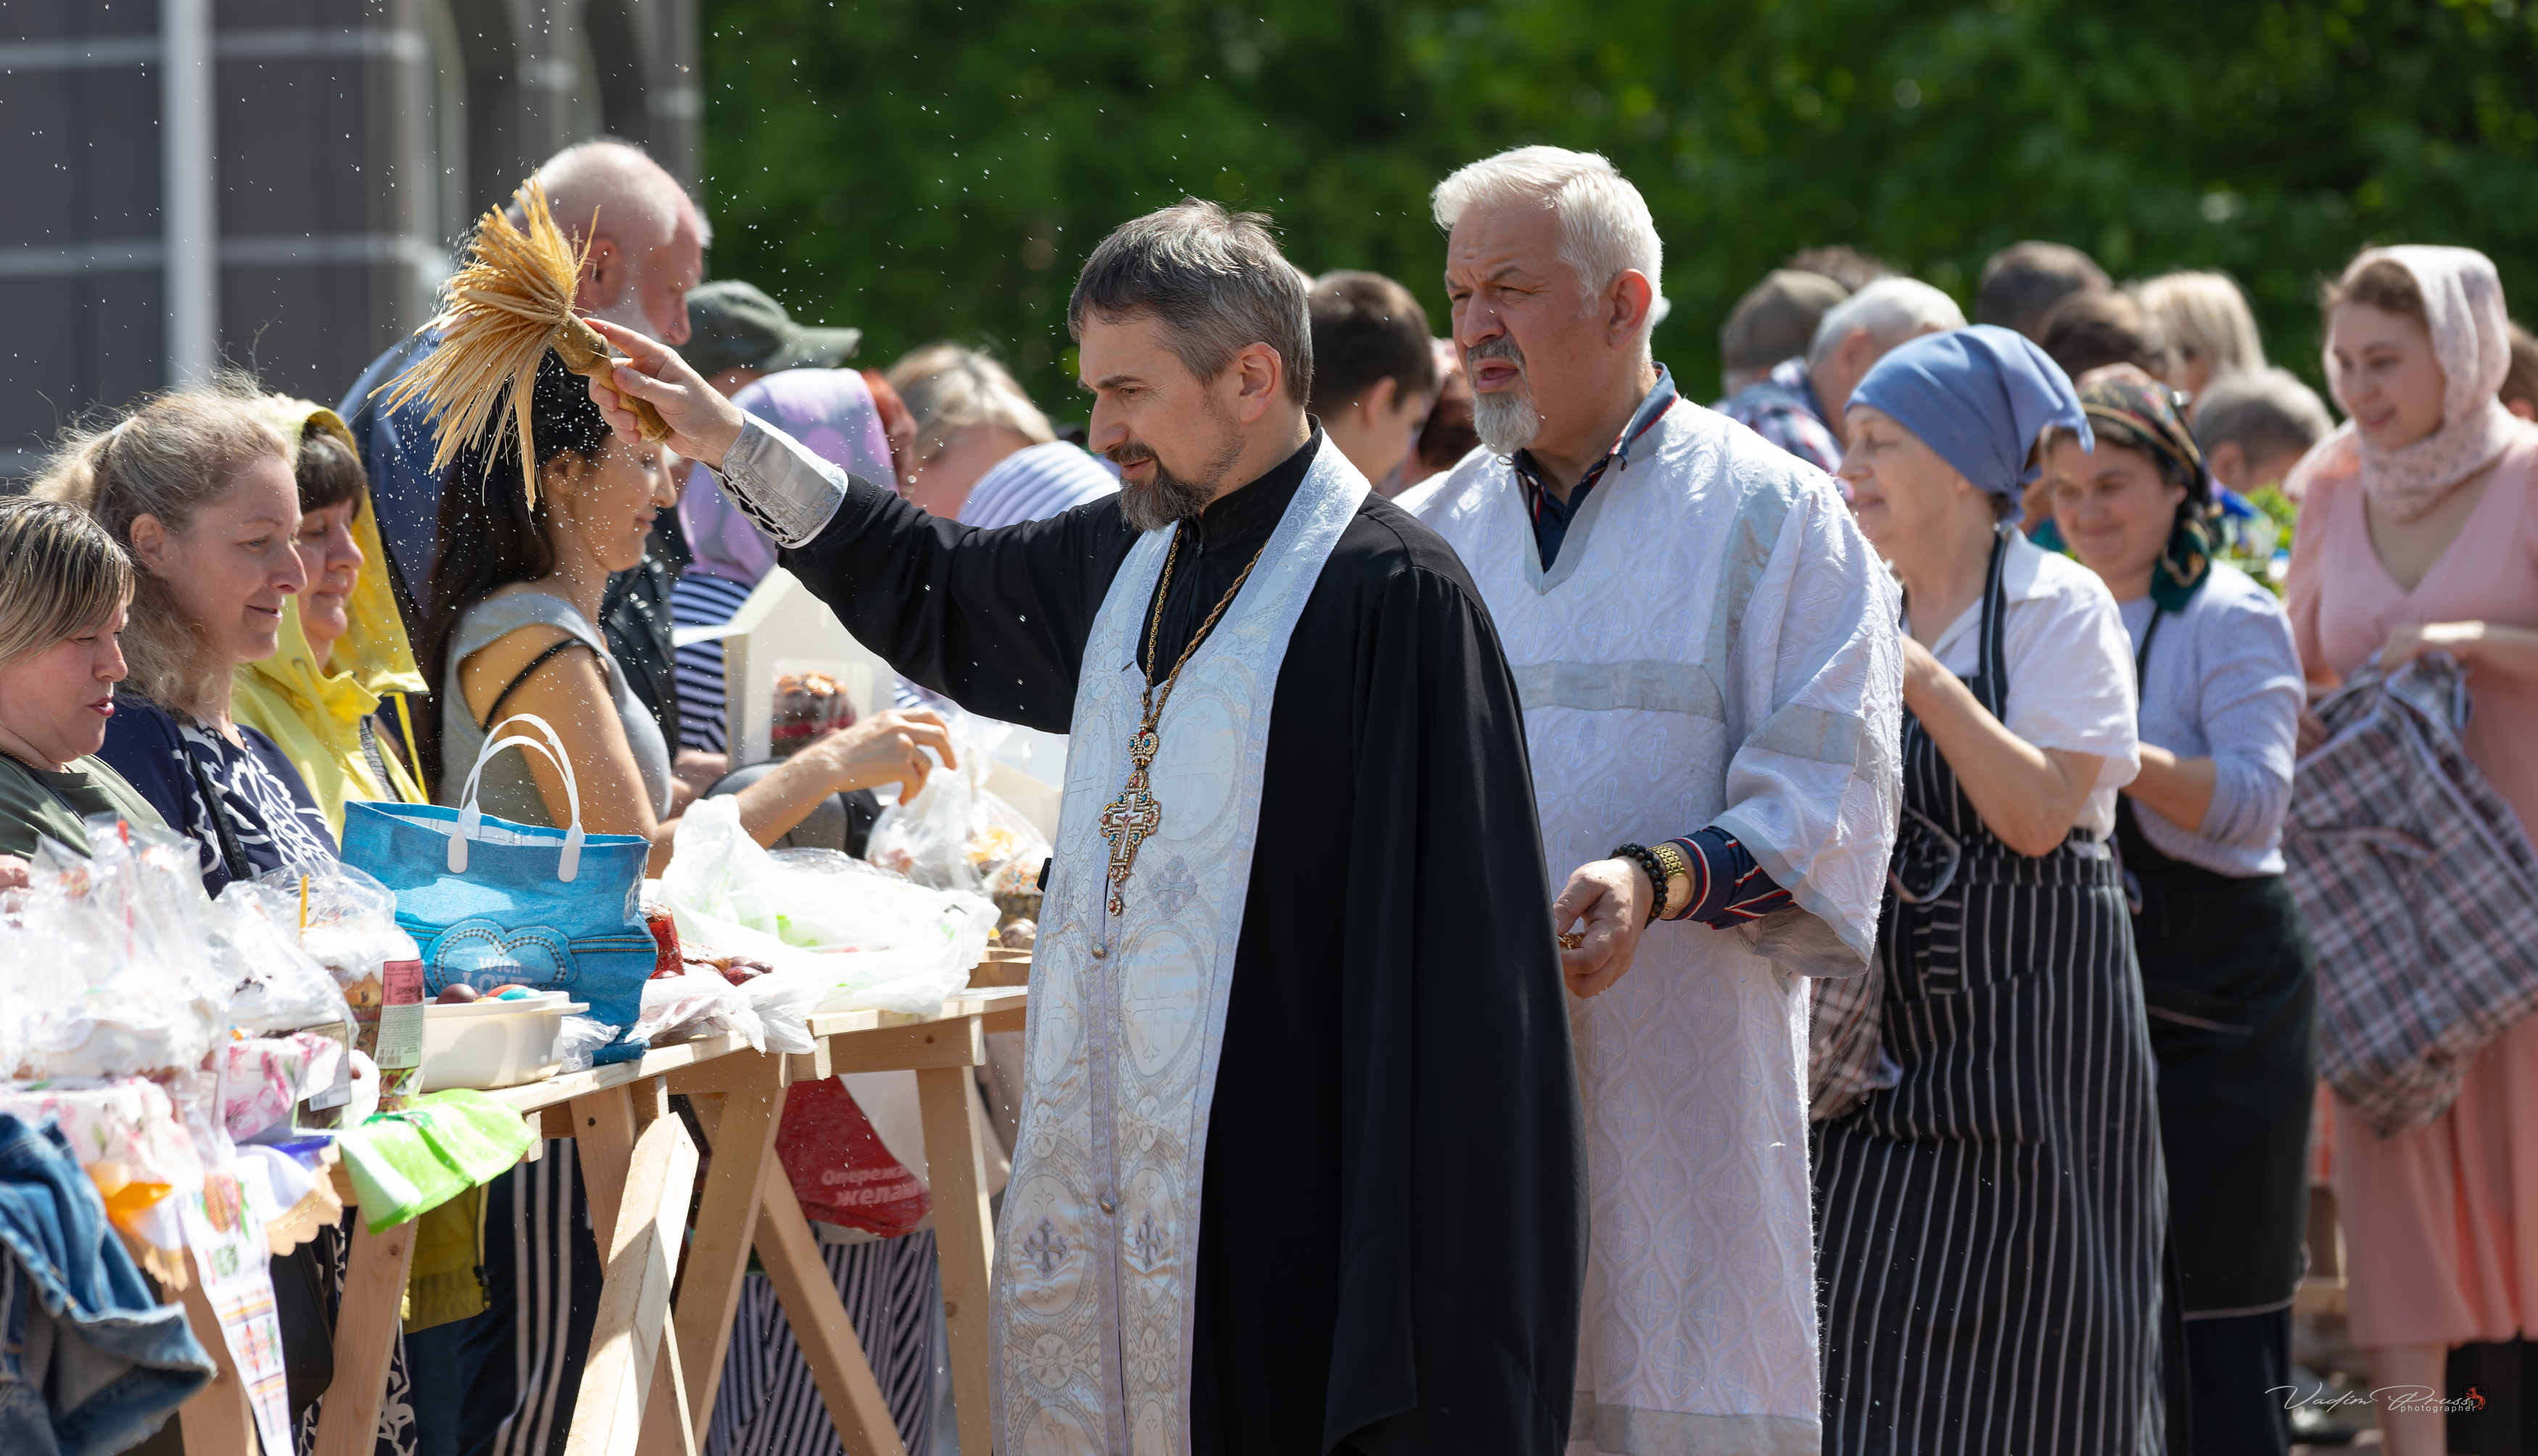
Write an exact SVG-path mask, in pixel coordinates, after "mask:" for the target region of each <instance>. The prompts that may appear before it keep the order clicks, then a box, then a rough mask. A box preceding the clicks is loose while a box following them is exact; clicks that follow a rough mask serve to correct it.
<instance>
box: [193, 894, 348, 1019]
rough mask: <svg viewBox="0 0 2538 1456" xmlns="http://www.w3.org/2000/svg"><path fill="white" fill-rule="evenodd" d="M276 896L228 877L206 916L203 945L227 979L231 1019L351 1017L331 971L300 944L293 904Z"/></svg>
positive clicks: (224, 979)
mask: <svg viewBox="0 0 2538 1456" xmlns="http://www.w3.org/2000/svg"><path fill="white" fill-rule="evenodd" d="M275 900H276V896H274V895H273V894H272V893H269V892H266V891H264V889H263V887H260V886H256V885H251V884H249V885H238V884H233V885H232V886H231V887H230V888H229V889H228V890H227V891H226V892H224V893H222V895H221V897H220V898H219V899H217V900H214V901H212V906H211V912H210V914H209V915H208V916H207V917H206V921H207V924H206V926H205V929H206V930H207V932H208V934H207V936H206V938H205V950H206V952H207V953H208V954H209V956H210V958H211V963H212V965H213V967H214V968H215V969H216V970H217V971H218V972H219V974H220V977H221V979H222V980H223V981H225V982H227V983H228V984H229V987H230V996H229V1005H230V1023H231V1025H233V1026H236V1027H237V1028H238V1029H240V1030H242V1031H250V1032H261V1033H282V1032H288V1031H297V1030H299V1029H300V1028H301V1027H302V1026H333V1025H338V1024H350V1023H351V1021H352V1020H353V1012H352V1008H351V1007H350V1006H348V1005H347V1004H346V1003H345V1000H344V993H343V991H342V990H341V989H339V988H338V987H337V985H336V983H335V978H334V977H333V976H332V975H329V974H328V973H327V970H326V967H325V966H323V965H320V964H318V963H317V961H316V960H315V959H314V958H313V957H311V956H310V955H309V954H308V953H307V952H306V951H304V950H302V949H301V943H300V936H299V933H298V932H299V927H298V926H297V925H296V924H295V923H294V922H295V920H296V918H297V915H296V910H295V908H294V907H292V906H290V905H288V904H277V903H276V902H275Z"/></svg>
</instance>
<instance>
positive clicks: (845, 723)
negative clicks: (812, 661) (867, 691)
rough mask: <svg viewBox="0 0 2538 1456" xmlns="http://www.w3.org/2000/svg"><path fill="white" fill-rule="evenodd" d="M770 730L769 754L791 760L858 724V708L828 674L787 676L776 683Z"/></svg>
mask: <svg viewBox="0 0 2538 1456" xmlns="http://www.w3.org/2000/svg"><path fill="white" fill-rule="evenodd" d="M771 706H772V711H771V712H770V713H769V715H768V718H769V721H768V728H767V752H768V755H769V756H770V757H773V758H777V759H789V758H791V757H793V756H794V755H795V754H798V753H800V752H801V751H802V750H804V749H806V748H809V747H810V746H811V745H812V744H814V743H817V742H818V741H819V740H821V739H822V738H825V737H827V736H828V735H829V734H832V733H835V732H836V731H837V730H838V729H840V728H851V727H853V726H854V724H855V705H854V701H853V699H852V698H850V697H848V696H847V695H846V690H845V688H844V687H843V686H841V685H840V684H839V683H838V682H837V680H836V679H835V678H833V677H831V676H829V675H828V674H827V673H817V672H802V673H786V674H784V675H783V676H782V677H779V678H777V679H776V680H775V697H774V702H773V703H772V704H771Z"/></svg>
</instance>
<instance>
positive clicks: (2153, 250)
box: [704, 0, 2538, 415]
mask: <svg viewBox="0 0 2538 1456" xmlns="http://www.w3.org/2000/svg"><path fill="white" fill-rule="evenodd" d="M2516 4H2517V0H2484V3H2476V4H2469V3H2463V0H2275V3H2237V4H2228V3H2214V0H2195V3H2179V0H2136V3H2132V4H2126V5H2113V4H2083V3H2074V0H1988V3H1973V4H1964V3H1953V4H1952V3H1930V0H1920V3H1914V0H1739V3H1718V0H1694V3H1684V0H1592V3H1589V0H1479V3H1473V4H1469V5H1465V6H1460V7H1452V6H1445V5H1438V4H1431V3H1424V0H1389V3H1377V0H1253V3H1251V4H1249V5H1243V6H1222V5H1212V4H1205V3H1192V0H962V3H960V4H957V5H956V4H950V3H946V0H851V3H849V0H838V3H835V4H831V3H829V0H708V4H707V5H706V7H705V15H704V29H705V31H706V33H707V38H706V40H705V48H704V81H705V86H706V94H707V106H706V113H705V116H706V157H707V162H708V170H709V177H708V181H707V184H706V193H707V201H708V205H709V206H710V207H711V208H712V210H713V212H714V215H715V218H716V223H717V227H718V229H719V240H718V243H717V246H716V247H715V250H714V257H713V269H714V272H715V273H716V274H717V275H720V276H726V277H739V278H747V279H751V280H753V281H755V282H757V283H759V284H761V285H762V286H764V287H766V288H768V289H769V291H771V292H773V293H775V294H776V295H777V296H778V297H780V298H783V299H784V300H785V301H786V302H787V304H788V305H790V306H791V307H793V308H794V309H795V310H796V311H797V312H798V313H801V314H802V315H804V316H806V317H809V318H813V319H818V320H822V321H826V322H832V323H853V324H859V325H861V326H862V327H864V328H865V329H866V330H867V331H868V336H867V337H868V343H867V346H866V356H865V359H864V361H863V362H864V363H867V364H875V363H886V362H887V361H889V360H890V359H893V358H895V357H897V355H898V354H899V353H900V352H901V351H902V350H904V349H906V348H908V347H910V346H912V345H914V344H917V343H920V342H923V341H925V340H927V339H931V338H936V337H945V336H949V337H954V338H959V339H963V340H967V341H970V342H982V343H985V344H988V345H989V346H991V347H993V348H995V349H997V350H998V351H999V352H1000V353H1001V354H1002V355H1003V357H1004V358H1005V359H1007V360H1008V361H1009V362H1010V363H1012V364H1015V365H1016V367H1017V369H1018V371H1019V372H1020V373H1021V374H1022V375H1023V377H1024V380H1025V383H1026V385H1027V386H1028V387H1029V388H1031V390H1032V391H1033V392H1034V394H1035V395H1036V396H1038V397H1039V398H1040V399H1041V400H1042V401H1043V402H1044V403H1047V404H1050V405H1052V406H1053V407H1056V408H1057V409H1058V410H1059V411H1060V412H1061V413H1071V414H1078V415H1080V413H1081V406H1080V404H1078V403H1076V402H1075V401H1074V400H1072V399H1070V398H1069V392H1070V390H1071V385H1072V381H1071V379H1070V378H1069V377H1068V375H1067V372H1066V364H1067V362H1068V356H1067V339H1066V326H1065V307H1066V297H1067V292H1068V289H1069V288H1070V286H1071V284H1072V281H1073V277H1074V272H1075V269H1076V268H1077V266H1078V265H1079V264H1080V263H1081V262H1082V260H1083V257H1084V255H1085V253H1086V252H1087V251H1089V250H1090V248H1091V247H1092V245H1093V244H1094V243H1095V242H1096V241H1098V240H1099V239H1100V237H1101V236H1102V233H1103V232H1105V231H1106V230H1108V229H1109V228H1110V227H1112V226H1114V225H1115V224H1117V223H1118V222H1120V221H1121V220H1123V219H1125V218H1128V217H1131V216H1134V215H1136V214H1138V213H1140V212H1143V211H1145V210H1147V209H1150V208H1153V207H1157V206H1161V205H1163V204H1166V203H1169V202H1171V201H1174V200H1176V199H1178V198H1179V197H1180V196H1182V195H1183V194H1184V193H1194V194H1196V195H1199V196H1202V197H1213V198H1217V199H1220V200H1222V201H1225V202H1227V203H1229V204H1233V205H1237V206H1242V207H1251V208H1258V209H1262V210H1265V211H1267V212H1269V213H1271V214H1272V215H1274V217H1275V219H1276V221H1277V225H1278V228H1279V230H1280V232H1281V234H1282V236H1283V238H1284V240H1285V244H1286V247H1287V250H1288V254H1289V256H1290V257H1292V258H1294V259H1295V260H1296V261H1297V262H1298V263H1299V264H1300V265H1302V267H1304V268H1306V269H1308V270H1310V271H1313V272H1320V271H1322V270H1324V269H1329V268H1339V267H1358V268H1372V269H1376V270H1378V271H1381V272H1384V273H1388V274H1391V275H1393V276H1394V277H1397V278H1400V279H1401V280H1403V281H1404V282H1406V283H1408V284H1409V285H1410V286H1411V287H1412V288H1413V289H1415V290H1416V291H1417V292H1418V293H1419V295H1420V297H1421V298H1422V299H1423V300H1424V301H1426V302H1427V304H1428V305H1429V307H1430V309H1431V311H1432V313H1431V316H1432V322H1434V323H1435V324H1436V327H1437V331H1438V332H1440V333H1441V332H1443V329H1444V315H1443V298H1442V291H1441V289H1440V287H1439V285H1438V282H1437V273H1438V269H1439V267H1440V265H1441V261H1442V253H1443V248H1442V243H1441V239H1440V238H1439V237H1438V234H1437V232H1436V229H1435V227H1434V226H1433V224H1431V222H1430V221H1429V218H1428V214H1427V206H1426V199H1427V193H1428V189H1429V188H1430V187H1431V186H1433V185H1434V184H1435V182H1436V179H1437V178H1438V177H1440V176H1442V175H1443V174H1444V173H1445V172H1446V171H1448V170H1450V169H1451V168H1452V167H1454V166H1456V165H1460V164H1461V163H1464V162H1467V161H1470V160H1472V159H1473V158H1476V157H1480V156H1484V155H1486V154H1488V153H1490V152H1493V151H1496V150H1498V149H1500V148H1502V147H1506V146H1512V145H1517V144H1521V143H1526V142H1537V141H1540V142H1551V143H1556V144H1559V145H1562V146H1568V147H1577V148H1591V149H1594V150H1597V151H1601V152H1603V153H1604V154H1605V155H1607V156H1609V157H1611V158H1612V159H1613V160H1614V162H1615V163H1616V164H1618V165H1620V166H1621V167H1622V169H1623V170H1624V171H1625V172H1626V173H1627V174H1629V175H1630V176H1631V177H1632V178H1633V179H1634V180H1636V182H1637V183H1638V184H1639V186H1640V188H1641V189H1642V190H1643V191H1644V192H1645V193H1646V194H1647V198H1648V202H1649V205H1650V206H1651V207H1652V208H1653V209H1654V210H1655V213H1656V219H1657V226H1658V228H1659V230H1660V231H1661V232H1663V234H1664V236H1665V240H1666V246H1667V255H1666V268H1665V277H1664V280H1663V285H1664V292H1665V293H1666V295H1667V296H1668V297H1669V298H1671V299H1672V301H1673V305H1674V306H1673V313H1672V316H1671V317H1670V318H1669V319H1668V320H1667V321H1666V323H1665V324H1664V325H1663V326H1662V327H1661V328H1660V330H1659V332H1658V336H1657V352H1658V357H1659V358H1661V359H1663V360H1666V361H1667V362H1669V363H1671V364H1674V365H1675V367H1676V368H1677V369H1678V370H1679V371H1680V372H1681V374H1682V376H1683V377H1684V378H1685V380H1686V381H1687V384H1688V386H1689V387H1690V388H1692V389H1693V390H1695V391H1699V392H1704V393H1705V392H1706V391H1707V390H1708V389H1709V388H1710V387H1711V385H1712V384H1713V382H1714V381H1715V379H1716V377H1717V347H1716V339H1717V326H1718V323H1719V320H1720V319H1721V318H1722V317H1723V315H1724V314H1725V312H1726V309H1727V308H1728V306H1729V305H1730V304H1731V303H1732V302H1733V301H1734V299H1735V298H1736V297H1737V295H1738V294H1740V293H1741V292H1743V290H1744V289H1745V288H1747V287H1748V286H1749V285H1750V284H1752V282H1753V281H1754V280H1755V279H1756V278H1758V277H1759V276H1760V275H1761V274H1762V273H1763V272H1764V271H1766V270H1767V269H1769V268H1770V267H1771V266H1772V265H1773V264H1774V263H1775V262H1777V261H1778V260H1779V259H1781V258H1782V257H1784V256H1786V255H1787V254H1788V253H1789V252H1790V251H1792V250H1793V249H1795V248H1798V247H1800V246H1803V245H1806V244H1810V243H1820V242H1848V243H1851V244H1853V245H1854V246H1857V247H1860V248H1862V249H1865V250H1867V251H1870V252H1873V253H1876V254H1879V255H1881V256H1883V257H1885V258H1888V259H1890V260H1892V261H1893V262H1895V263H1896V264H1898V265H1899V266H1902V267H1904V268H1905V269H1907V270H1909V271H1911V272H1913V273H1915V274H1917V275H1918V276H1921V277H1923V278H1926V279H1929V280H1930V281H1932V282H1934V283H1936V284H1938V285H1939V286H1941V287H1943V288H1945V289H1948V290H1949V291H1950V292H1952V293H1954V294H1956V295H1958V297H1959V298H1966V299H1968V300H1969V301H1970V296H1971V293H1972V290H1973V285H1974V281H1975V278H1976V276H1977V275H1978V274H1979V272H1980V269H1981V266H1982V261H1983V259H1984V258H1985V257H1986V256H1988V255H1989V254H1990V253H1991V252H1992V251H1993V250H1994V249H1996V248H1998V247H2000V246H2001V245H2003V244H2005V243H2008V242H2011V241H2014V240H2016V239H2019V238H2022V237H2049V238H2056V239H2060V240H2062V241H2066V242H2071V243H2075V244H2078V245H2080V246H2082V247H2085V248H2087V249H2089V250H2090V251H2091V252H2093V253H2095V254H2096V255H2097V256H2098V258H2099V259H2100V260H2101V261H2102V262H2104V264H2105V265H2106V267H2107V269H2108V271H2110V272H2112V273H2114V274H2115V275H2116V276H2117V277H2141V276H2148V275H2150V274H2152V273H2157V272H2162V271H2166V270H2168V269H2171V268H2177V267H2212V268H2222V269H2226V270H2228V271H2229V272H2231V273H2233V274H2235V275H2236V276H2237V278H2238V279H2239V280H2240V281H2241V282H2242V283H2243V284H2244V285H2245V286H2246V287H2247V290H2248V292H2249V294H2250V296H2251V297H2252V298H2253V299H2254V301H2255V304H2256V308H2257V313H2258V316H2259V318H2260V319H2261V321H2262V322H2263V324H2264V325H2265V328H2266V333H2267V338H2268V341H2269V348H2270V352H2271V353H2272V354H2273V356H2274V358H2275V359H2276V361H2277V362H2279V363H2283V364H2288V365H2290V366H2291V367H2294V368H2297V369H2300V370H2302V371H2303V372H2304V373H2306V374H2308V375H2310V376H2311V377H2312V378H2314V377H2315V376H2316V374H2317V372H2318V371H2317V364H2316V359H2315V351H2316V340H2317V320H2316V317H2315V313H2314V309H2313V306H2312V303H2311V299H2312V298H2313V297H2314V294H2315V290H2316V287H2317V283H2318V281H2319V279H2320V278H2321V277H2322V276H2325V275H2330V274H2332V273H2333V272H2334V271H2335V270H2336V269H2337V268H2338V267H2340V266H2341V264H2342V263H2343V261H2344V259H2345V258H2346V257H2348V256H2350V254H2351V253H2352V252H2353V251H2354V250H2355V249H2356V248H2357V247H2360V246H2362V245H2364V244H2366V243H2369V242H2390V241H2419V242H2457V243H2465V244H2469V245H2472V246H2476V247H2481V248H2483V249H2485V250H2486V251H2487V252H2489V253H2490V254H2492V255H2493V256H2494V258H2495V261H2496V262H2497V263H2498V264H2499V265H2500V266H2501V268H2502V271H2503V276H2504V282H2505V289H2506V290H2507V291H2509V292H2510V293H2512V294H2513V295H2515V296H2517V295H2520V294H2521V293H2523V292H2524V291H2526V290H2532V289H2538V273H2533V272H2532V271H2531V269H2530V266H2529V263H2528V257H2529V252H2530V242H2531V240H2532V238H2533V235H2538V38H2533V23H2538V8H2533V9H2532V10H2531V11H2527V12H2522V11H2519V10H2517V9H2516ZM2529 306H2530V307H2531V308H2532V309H2538V305H2529ZM1969 311H1970V310H1969Z"/></svg>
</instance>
